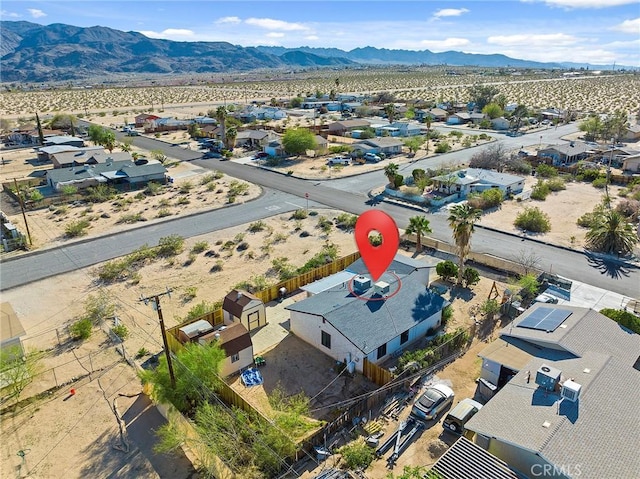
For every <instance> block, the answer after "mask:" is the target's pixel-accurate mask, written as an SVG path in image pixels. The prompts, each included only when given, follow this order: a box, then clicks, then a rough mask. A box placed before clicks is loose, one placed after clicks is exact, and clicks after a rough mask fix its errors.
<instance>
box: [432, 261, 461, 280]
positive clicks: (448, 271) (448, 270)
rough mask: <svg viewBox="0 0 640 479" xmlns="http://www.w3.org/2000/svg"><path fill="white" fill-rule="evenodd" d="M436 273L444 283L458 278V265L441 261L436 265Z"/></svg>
mask: <svg viewBox="0 0 640 479" xmlns="http://www.w3.org/2000/svg"><path fill="white" fill-rule="evenodd" d="M436 273H437V274H438V276H440V277H441V278H442V279H443V280H444V281H450V280H451V279H452V278H455V277H456V276H458V265H457V264H455V263H454V262H453V261H451V260H447V261H441V262H439V263H438V264H437V265H436Z"/></svg>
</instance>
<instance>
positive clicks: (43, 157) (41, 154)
mask: <svg viewBox="0 0 640 479" xmlns="http://www.w3.org/2000/svg"><path fill="white" fill-rule="evenodd" d="M96 151H104V148H103V147H102V146H84V147H82V148H78V147H77V146H67V145H53V146H42V147H40V148H38V160H39V161H53V159H52V158H53V156H54V155H56V154H59V153H69V152H73V153H78V154H85V153H87V154H88V153H93V152H96ZM54 168H55V165H54Z"/></svg>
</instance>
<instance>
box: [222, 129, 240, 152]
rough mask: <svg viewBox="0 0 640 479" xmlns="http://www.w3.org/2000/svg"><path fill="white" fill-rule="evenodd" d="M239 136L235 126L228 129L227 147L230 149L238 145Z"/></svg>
mask: <svg viewBox="0 0 640 479" xmlns="http://www.w3.org/2000/svg"><path fill="white" fill-rule="evenodd" d="M237 136H238V130H236V129H235V128H234V127H231V128H229V129H228V130H227V133H226V137H225V140H226V144H227V149H230V148H233V147H234V146H236V137H237Z"/></svg>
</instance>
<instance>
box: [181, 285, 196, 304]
mask: <svg viewBox="0 0 640 479" xmlns="http://www.w3.org/2000/svg"><path fill="white" fill-rule="evenodd" d="M197 295H198V287H197V286H188V287H186V288H185V290H184V293H182V299H183V300H184V301H191V300H192V299H193V298H195V297H196V296H197Z"/></svg>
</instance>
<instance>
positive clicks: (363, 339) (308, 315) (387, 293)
mask: <svg viewBox="0 0 640 479" xmlns="http://www.w3.org/2000/svg"><path fill="white" fill-rule="evenodd" d="M429 268H430V265H428V264H426V263H420V262H417V261H415V260H412V259H411V258H406V257H401V255H396V258H395V259H394V261H392V262H391V264H390V265H389V267H388V269H387V272H386V273H384V274H383V275H382V277H381V278H380V279H379V281H378V282H377V283H376V284H371V282H370V281H369V282H368V284H367V280H370V276H369V274H368V271H367V268H366V266H365V265H364V262H363V261H362V259H360V260H358V261H356V262H354V263H353V264H351V265H350V266H349V267H348V268H347V269H346V270H345V271H348V272H349V273H351V275H350V279H349V280H347V279H346V277H345V276H344V275H342V276H341V279H343V282H342V283H340V284H335V282H331V281H325V282H324V285H323V286H324V287H322V288H320V287H319V288H314V289H313V296H311V297H309V298H306V299H304V300H302V301H298V302H297V303H294V304H292V305H290V306H287V307H286V309H287V310H289V312H290V327H291V332H292V333H293V334H295V335H296V336H298V337H299V338H301V339H303V340H304V341H306V342H307V343H309V344H311V345H312V346H314V347H315V348H317V349H319V350H320V351H322V352H324V353H325V354H327V355H329V356H331V357H332V358H334V359H335V360H336V361H344V362H346V363H347V364H351V367H353V368H354V369H355V370H358V371H362V368H363V360H364V358H366V359H367V360H368V361H370V362H372V363H380V362H382V361H384V360H385V359H387V358H389V357H390V356H392V355H393V356H395V355H397V354H399V353H400V352H401V351H402V350H403V349H404V348H406V347H407V346H409V345H410V344H412V343H414V342H416V341H419V340H421V339H423V338H424V337H425V336H426V335H427V331H428V330H429V329H435V328H437V327H438V326H440V324H441V319H442V309H443V308H444V307H445V306H446V305H447V304H448V303H447V301H446V300H444V299H443V298H442V297H441V296H439V295H438V294H435V293H433V292H431V291H430V290H429V289H428V278H429ZM376 291H379V292H378V293H376Z"/></svg>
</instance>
